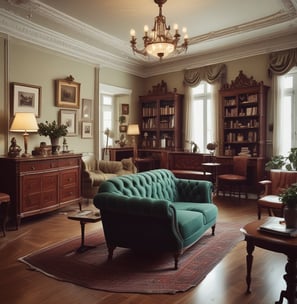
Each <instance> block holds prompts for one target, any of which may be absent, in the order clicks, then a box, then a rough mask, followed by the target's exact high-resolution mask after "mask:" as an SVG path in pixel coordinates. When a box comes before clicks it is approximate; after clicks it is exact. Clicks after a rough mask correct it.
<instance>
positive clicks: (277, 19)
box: [189, 0, 297, 45]
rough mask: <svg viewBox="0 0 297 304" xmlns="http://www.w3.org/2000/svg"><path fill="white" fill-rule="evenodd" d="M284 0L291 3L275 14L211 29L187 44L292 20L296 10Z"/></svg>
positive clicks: (288, 0)
mask: <svg viewBox="0 0 297 304" xmlns="http://www.w3.org/2000/svg"><path fill="white" fill-rule="evenodd" d="M284 1H286V2H289V3H290V4H291V5H290V6H289V7H288V9H287V10H286V11H279V12H277V13H275V14H272V15H270V16H267V17H265V18H260V19H256V20H254V21H252V22H246V23H242V24H238V25H236V26H231V27H227V28H224V29H221V30H218V31H213V32H210V33H207V34H204V35H200V36H196V37H193V38H190V39H189V45H192V44H197V43H200V42H202V41H206V40H207V41H210V40H212V39H216V38H222V37H227V36H233V35H238V34H239V33H247V32H250V31H254V30H257V29H260V28H265V27H269V26H273V25H277V24H280V23H284V22H287V21H290V20H294V19H295V18H296V17H297V11H296V9H295V7H294V6H293V5H292V3H291V1H290V0H284ZM287 4H288V3H287Z"/></svg>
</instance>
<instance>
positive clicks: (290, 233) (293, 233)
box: [259, 217, 297, 237]
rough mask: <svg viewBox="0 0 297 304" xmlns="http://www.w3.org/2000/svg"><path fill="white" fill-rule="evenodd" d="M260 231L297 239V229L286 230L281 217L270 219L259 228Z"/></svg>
mask: <svg viewBox="0 0 297 304" xmlns="http://www.w3.org/2000/svg"><path fill="white" fill-rule="evenodd" d="M259 230H260V231H263V232H268V233H272V234H276V235H282V236H287V237H297V228H287V227H286V223H285V221H284V219H283V218H281V217H270V218H268V219H267V221H266V222H265V223H263V224H262V225H261V226H260V227H259Z"/></svg>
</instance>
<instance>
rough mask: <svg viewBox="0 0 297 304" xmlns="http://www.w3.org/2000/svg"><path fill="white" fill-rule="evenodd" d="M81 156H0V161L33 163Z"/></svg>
mask: <svg viewBox="0 0 297 304" xmlns="http://www.w3.org/2000/svg"><path fill="white" fill-rule="evenodd" d="M81 156H82V154H79V153H63V154H58V155H48V156H30V157H8V156H4V155H3V156H0V161H10V162H16V163H17V162H34V161H47V160H60V159H67V158H74V157H76V158H77V157H80V158H81Z"/></svg>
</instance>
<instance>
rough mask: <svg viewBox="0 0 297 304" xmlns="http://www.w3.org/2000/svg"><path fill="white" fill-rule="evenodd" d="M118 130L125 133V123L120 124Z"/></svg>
mask: <svg viewBox="0 0 297 304" xmlns="http://www.w3.org/2000/svg"><path fill="white" fill-rule="evenodd" d="M119 131H120V132H121V133H126V132H127V125H120V126H119Z"/></svg>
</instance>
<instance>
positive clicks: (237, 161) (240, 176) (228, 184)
mask: <svg viewBox="0 0 297 304" xmlns="http://www.w3.org/2000/svg"><path fill="white" fill-rule="evenodd" d="M247 164H248V157H247V156H234V157H233V171H232V173H227V174H221V175H219V176H218V191H220V190H221V191H223V195H224V196H225V192H229V194H230V196H232V194H236V193H238V197H239V199H240V197H241V193H242V191H243V189H244V188H245V187H244V184H245V183H246V181H247ZM244 194H245V198H247V192H246V190H245V189H244Z"/></svg>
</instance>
